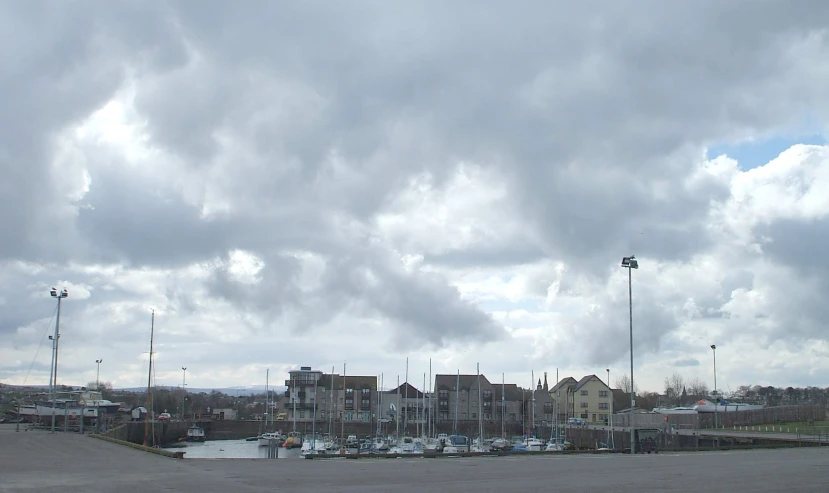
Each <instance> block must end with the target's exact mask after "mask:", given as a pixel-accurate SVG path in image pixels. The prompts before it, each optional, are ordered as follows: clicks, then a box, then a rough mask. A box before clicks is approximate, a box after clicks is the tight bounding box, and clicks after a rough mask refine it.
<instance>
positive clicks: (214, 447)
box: [164, 440, 299, 459]
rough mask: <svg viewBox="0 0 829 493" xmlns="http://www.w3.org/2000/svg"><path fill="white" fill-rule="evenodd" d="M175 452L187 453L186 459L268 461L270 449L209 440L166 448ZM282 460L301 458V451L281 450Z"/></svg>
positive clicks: (230, 441)
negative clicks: (182, 446) (180, 446)
mask: <svg viewBox="0 0 829 493" xmlns="http://www.w3.org/2000/svg"><path fill="white" fill-rule="evenodd" d="M164 450H170V451H174V452H186V453H185V454H184V458H185V459H267V458H268V447H260V446H259V444H258V443H257V442H256V441H252V442H248V441H245V440H208V441H206V442H203V443H192V442H188V443H187V447H185V448H166V449H164ZM279 458H280V459H283V458H284V459H288V458H291V459H294V458H299V449H284V448H280V449H279Z"/></svg>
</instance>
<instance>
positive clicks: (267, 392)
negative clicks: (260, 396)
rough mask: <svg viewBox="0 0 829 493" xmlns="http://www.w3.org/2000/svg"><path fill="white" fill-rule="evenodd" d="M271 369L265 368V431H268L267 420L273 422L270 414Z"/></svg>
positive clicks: (271, 408) (271, 407)
mask: <svg viewBox="0 0 829 493" xmlns="http://www.w3.org/2000/svg"><path fill="white" fill-rule="evenodd" d="M270 378H271V369H270V368H266V369H265V431H268V426H269V424H268V420H269V419H270V420H271V423H273V418H272V416H271V414H272V412H273V406H271V382H270Z"/></svg>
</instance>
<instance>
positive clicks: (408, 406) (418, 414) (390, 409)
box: [380, 382, 431, 430]
mask: <svg viewBox="0 0 829 493" xmlns="http://www.w3.org/2000/svg"><path fill="white" fill-rule="evenodd" d="M430 402H431V399H429V396H428V395H427V394H426V393H425V392H422V391H421V390H419V389H417V388H416V387H415V386H413V385H411V384H409V383H408V382H404V383H402V384H401V385H400V386H399V387H397V388H394V389H392V390H387V391H383V392H380V410H381V416H380V418H381V419H383V420H386V421H391V422H394V423H396V422H397V421H396V420H398V419H399V420H400V426H401V429H404V430H409V428H411V429H412V430H415V429H416V428H417V427H418V426H420V425H423V424H424V423H426V422H427V421H428V419H429V417H428V416H429V407H430Z"/></svg>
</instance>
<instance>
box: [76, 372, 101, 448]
mask: <svg viewBox="0 0 829 493" xmlns="http://www.w3.org/2000/svg"><path fill="white" fill-rule="evenodd" d="M103 361H104V359H103V358H100V359H96V360H95V364H96V365H98V368H97V369H96V370H95V390H96V391H97V392H100V391H101V363H103ZM101 397H103V394H102V395H101ZM101 397H99V398H97V399H95V433H100V432H101V405H100V404H101ZM81 423H83V418H81Z"/></svg>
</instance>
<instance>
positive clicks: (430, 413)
mask: <svg viewBox="0 0 829 493" xmlns="http://www.w3.org/2000/svg"><path fill="white" fill-rule="evenodd" d="M426 417H427V419H428V422H429V426H428V430H429V431H428V433H429V436H430V437H432V436H434V434H433V433H432V422H433V421H432V358H429V414H427V415H426Z"/></svg>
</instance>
